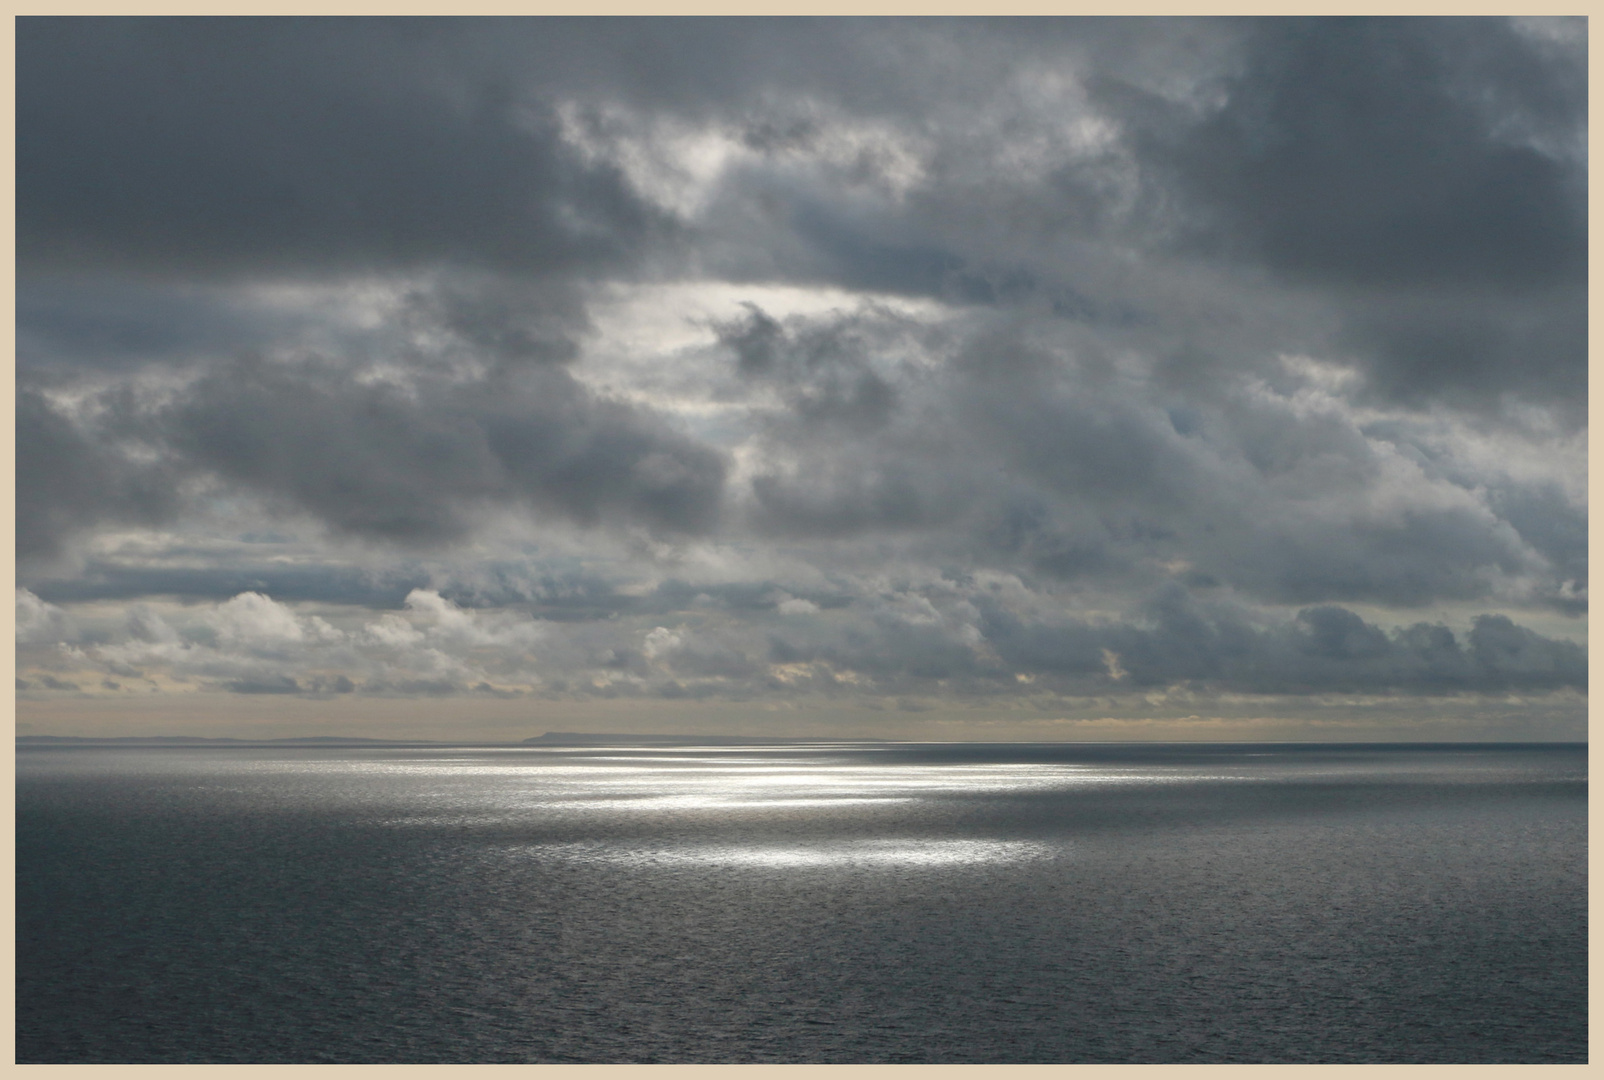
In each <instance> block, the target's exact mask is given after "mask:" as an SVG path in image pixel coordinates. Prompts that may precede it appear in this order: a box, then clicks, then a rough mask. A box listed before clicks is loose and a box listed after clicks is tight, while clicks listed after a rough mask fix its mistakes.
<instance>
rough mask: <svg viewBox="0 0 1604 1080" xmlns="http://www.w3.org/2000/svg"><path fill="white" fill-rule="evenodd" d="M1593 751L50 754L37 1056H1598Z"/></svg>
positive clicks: (21, 897)
mask: <svg viewBox="0 0 1604 1080" xmlns="http://www.w3.org/2000/svg"><path fill="white" fill-rule="evenodd" d="M1586 798H1587V796H1586V750H1585V747H1581V746H1552V745H1549V746H1537V745H1526V746H1431V747H1427V746H1286V745H1279V746H1243V745H1233V746H1197V745H1162V746H1155V745H1140V746H1137V745H1123V746H1111V745H1103V746H1086V745H1078V746H1074V745H1072V746H1065V745H1024V746H1022V745H976V744H968V745H912V744H884V745H859V744H843V745H818V744H812V745H791V746H761V747H746V746H743V747H675V748H655V749H654V748H644V747H634V748H631V747H618V746H614V747H605V748H594V747H592V748H540V749H535V748H521V747H520V748H489V747H440V746H431V747H406V748H402V747H377V748H375V747H316V748H307V747H285V746H282V745H280V746H266V745H264V746H249V745H241V746H231V747H227V748H218V747H107V746H71V747H63V748H56V747H43V748H41V747H22V748H19V750H18V753H17V935H18V937H17V1055H18V1060H19V1061H23V1062H48V1061H121V1062H135V1061H217V1062H224V1061H242V1062H317V1061H330V1062H333V1061H376V1062H435V1061H452V1062H503V1061H507V1062H511V1061H552V1062H558V1061H570V1062H581V1061H592V1062H640V1061H663V1062H669V1061H677V1062H740V1061H796V1062H1109V1061H1143V1062H1187V1061H1330V1062H1342V1061H1346V1062H1354V1061H1358V1062H1379V1061H1436V1062H1457V1061H1483V1062H1499V1061H1512V1062H1543V1061H1571V1062H1579V1061H1584V1060H1585V1059H1586V1049H1587V1044H1586V1019H1587V1010H1586V984H1587V923H1586V886H1587V881H1586V843H1587V835H1586V807H1587V803H1586Z"/></svg>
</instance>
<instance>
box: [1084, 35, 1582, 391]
mask: <svg viewBox="0 0 1604 1080" xmlns="http://www.w3.org/2000/svg"><path fill="white" fill-rule="evenodd" d="M1250 25H1251V30H1250V32H1249V34H1248V35H1247V39H1246V48H1245V51H1244V62H1243V66H1242V70H1240V71H1239V72H1238V73H1236V74H1235V75H1234V76H1233V77H1231V78H1229V79H1227V80H1225V81H1224V83H1223V86H1222V88H1221V92H1222V94H1223V95H1224V102H1225V103H1224V105H1223V106H1222V107H1221V108H1219V109H1217V110H1215V111H1213V112H1212V113H1210V114H1208V115H1207V116H1206V117H1205V118H1204V119H1203V120H1202V121H1201V122H1194V121H1192V120H1191V118H1190V116H1189V115H1188V116H1181V115H1178V110H1174V109H1173V108H1171V107H1165V108H1158V107H1157V106H1156V105H1155V104H1154V103H1153V102H1152V101H1151V100H1148V101H1144V102H1143V104H1142V105H1141V106H1140V107H1136V106H1135V105H1134V104H1133V99H1134V98H1136V97H1140V96H1141V95H1134V94H1132V93H1131V92H1130V91H1129V90H1128V89H1126V88H1123V87H1120V88H1112V89H1110V90H1109V91H1108V92H1107V93H1106V100H1107V101H1108V102H1109V103H1110V104H1111V105H1112V106H1113V108H1114V109H1115V111H1116V112H1117V113H1118V112H1123V113H1124V114H1125V115H1126V116H1127V119H1128V122H1129V128H1130V131H1131V134H1132V139H1133V144H1134V145H1135V146H1136V147H1137V148H1138V157H1139V159H1140V160H1141V161H1142V162H1143V163H1144V165H1146V166H1147V168H1148V174H1149V176H1150V178H1152V179H1154V180H1155V181H1159V182H1161V183H1162V184H1163V185H1164V186H1167V187H1169V188H1170V189H1171V190H1173V191H1175V192H1177V193H1179V194H1180V195H1181V203H1180V205H1181V206H1182V207H1183V208H1184V209H1183V213H1186V214H1188V215H1190V216H1189V218H1188V219H1186V220H1184V222H1183V223H1181V224H1180V225H1179V227H1180V229H1181V232H1182V233H1186V234H1190V236H1191V238H1192V241H1193V242H1194V243H1196V244H1198V245H1199V246H1200V250H1204V251H1208V252H1211V253H1215V254H1220V255H1225V256H1227V257H1230V258H1238V259H1246V260H1249V261H1253V262H1258V263H1261V264H1263V265H1265V266H1267V267H1268V268H1270V269H1272V270H1274V271H1276V272H1277V273H1279V274H1280V275H1282V276H1284V277H1285V278H1286V279H1288V280H1290V281H1292V282H1295V283H1300V284H1309V285H1317V286H1321V287H1324V288H1328V289H1333V290H1336V292H1335V294H1334V295H1336V296H1339V297H1343V298H1344V300H1345V303H1346V305H1347V307H1346V311H1345V313H1344V320H1343V321H1344V322H1345V323H1346V327H1345V329H1344V330H1343V332H1342V333H1341V335H1340V336H1339V338H1338V342H1337V343H1338V345H1339V346H1341V347H1344V348H1345V349H1346V350H1348V351H1349V352H1350V354H1351V355H1352V356H1353V358H1354V359H1355V360H1356V361H1357V362H1358V363H1359V365H1360V366H1361V368H1362V369H1363V370H1364V371H1366V372H1367V374H1368V375H1369V377H1370V380H1371V384H1372V388H1373V390H1374V391H1375V392H1377V393H1378V394H1380V395H1381V396H1382V397H1384V398H1386V399H1389V400H1395V401H1402V402H1406V403H1409V404H1416V405H1418V404H1426V403H1429V402H1431V401H1433V400H1448V401H1452V402H1454V403H1456V404H1461V405H1463V404H1467V403H1468V404H1472V405H1474V404H1477V403H1478V402H1481V403H1485V402H1487V401H1489V400H1492V399H1496V398H1497V397H1498V396H1499V395H1502V394H1509V393H1515V394H1518V395H1520V396H1523V397H1528V398H1532V397H1535V398H1540V399H1544V400H1549V401H1563V400H1565V399H1566V398H1567V397H1570V396H1573V395H1575V394H1576V393H1578V392H1579V391H1580V390H1581V389H1582V387H1583V385H1584V379H1585V367H1586V344H1585V318H1584V317H1583V315H1582V312H1583V310H1584V306H1583V305H1584V302H1583V292H1584V289H1585V274H1586V254H1587V209H1586V192H1587V173H1586V166H1585V160H1584V158H1583V156H1582V154H1581V152H1580V146H1581V140H1582V133H1583V132H1584V131H1585V128H1586V117H1587V113H1586V100H1587V99H1586V93H1585V90H1584V87H1585V85H1586V75H1585V72H1586V57H1585V52H1584V51H1582V50H1570V51H1566V52H1559V51H1555V50H1551V49H1545V48H1543V47H1542V46H1541V45H1540V44H1539V43H1538V42H1536V41H1534V40H1533V39H1532V38H1531V37H1530V36H1529V35H1524V34H1522V33H1520V32H1518V31H1517V30H1516V28H1515V27H1514V26H1513V25H1512V24H1511V22H1510V21H1509V20H1503V19H1417V20H1400V19H1379V20H1378V19H1314V20H1295V19H1274V20H1263V21H1257V22H1254V23H1252V24H1250ZM1112 75H1113V77H1114V78H1117V72H1116V73H1112ZM1573 419H1575V420H1576V421H1577V422H1579V417H1576V418H1573Z"/></svg>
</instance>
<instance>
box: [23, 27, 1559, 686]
mask: <svg viewBox="0 0 1604 1080" xmlns="http://www.w3.org/2000/svg"><path fill="white" fill-rule="evenodd" d="M1585 59H1586V33H1585V23H1581V22H1575V21H1571V22H1567V21H1564V20H1558V21H1548V22H1533V21H1531V20H1502V19H1475V20H1393V19H1385V20H1381V19H1321V20H1303V19H1270V20H1216V19H1202V20H1184V19H1165V20H1146V19H1141V20H1125V19H1108V20H1078V19H1066V20H1046V21H1041V20H1032V21H1020V20H1009V19H995V20H993V19H966V20H900V19H889V20H876V21H873V22H871V23H862V22H856V21H846V20H832V19H821V20H792V21H778V22H777V21H765V20H717V19H714V20H694V21H691V20H630V21H624V22H620V21H618V20H587V19H556V20H530V21H520V20H513V21H507V20H477V19H460V20H459V19H451V20H432V21H426V22H416V21H406V20H344V19H335V20H319V21H317V22H315V23H313V22H309V21H306V20H297V19H288V20H268V21H255V22H250V21H240V22H229V23H226V24H225V23H222V22H215V21H208V20H187V19H153V20H122V19H27V20H23V21H22V22H21V23H20V24H19V29H18V104H17V111H18V138H17V144H18V145H17V182H18V183H17V188H18V190H17V196H18V207H17V223H18V272H19V281H18V298H17V299H18V328H17V329H18V341H17V345H18V352H19V363H18V388H17V389H18V413H17V435H18V461H17V473H18V475H17V481H18V505H17V514H18V521H17V526H18V535H17V540H18V554H19V568H18V569H19V583H20V584H21V585H22V587H23V591H21V592H19V596H18V605H19V607H18V612H19V614H18V618H19V630H20V631H21V632H22V638H21V639H19V640H20V645H19V648H20V649H21V650H22V651H21V652H20V653H19V662H20V663H22V664H23V671H22V674H23V678H24V681H25V682H26V683H27V684H28V689H27V690H26V691H25V692H26V693H29V694H44V693H52V692H71V693H83V694H98V693H105V692H112V693H134V692H139V693H149V692H152V691H160V692H164V693H165V692H172V693H177V692H189V691H194V690H197V689H201V690H223V691H229V692H235V693H242V694H246V693H249V694H267V695H271V694H285V695H297V694H299V695H311V696H321V695H330V694H340V693H351V694H357V695H363V694H368V695H373V694H389V695H407V694H420V695H430V696H438V695H446V694H460V695H474V694H480V695H498V696H506V695H531V696H540V697H542V698H543V699H544V700H549V701H559V700H580V699H585V698H592V697H601V698H625V697H634V698H643V699H650V698H662V697H664V696H675V697H684V698H689V699H697V700H700V699H704V698H714V697H718V698H725V699H729V700H738V701H745V702H756V701H759V700H763V701H769V702H774V701H780V700H788V699H789V698H802V697H807V696H810V695H811V696H818V697H819V698H821V699H826V698H827V699H830V700H832V701H834V700H844V699H852V700H858V701H874V702H877V703H878V704H881V705H885V706H886V707H887V708H888V709H889V707H890V705H889V703H896V704H897V705H898V708H901V707H903V706H909V707H912V706H917V707H920V708H925V707H927V706H928V705H929V703H930V702H932V701H947V702H956V701H1007V702H1012V703H1014V704H1016V705H1017V706H1018V707H1019V708H1021V709H1035V708H1037V707H1038V705H1040V706H1041V707H1048V706H1049V704H1050V703H1054V702H1062V701H1066V700H1068V699H1070V698H1074V697H1076V696H1077V695H1079V696H1081V697H1082V698H1084V699H1086V700H1092V699H1095V698H1098V697H1103V696H1107V697H1114V698H1120V699H1121V700H1126V701H1136V700H1143V701H1146V700H1148V699H1149V698H1156V697H1163V696H1164V695H1168V694H1202V695H1216V696H1217V697H1219V696H1221V695H1224V696H1229V695H1233V694H1235V695H1284V696H1288V697H1301V698H1308V699H1313V698H1318V697H1320V696H1322V695H1350V696H1355V697H1356V699H1357V697H1365V696H1366V695H1370V696H1375V695H1394V696H1397V697H1398V698H1399V699H1400V700H1403V699H1407V700H1410V701H1421V700H1424V699H1426V698H1434V699H1435V700H1436V701H1438V702H1439V703H1441V702H1444V701H1449V700H1458V699H1459V697H1460V696H1463V695H1481V696H1482V697H1483V698H1485V699H1486V702H1488V703H1489V704H1487V707H1488V708H1493V707H1494V706H1493V705H1492V704H1491V703H1492V702H1494V701H1495V700H1497V701H1505V700H1506V699H1507V700H1514V699H1515V698H1518V697H1519V696H1520V695H1523V694H1531V695H1544V694H1548V695H1556V694H1557V695H1561V696H1564V695H1576V694H1579V693H1581V692H1584V691H1585V672H1584V671H1583V670H1582V667H1581V658H1582V655H1583V653H1582V649H1583V646H1581V645H1579V644H1577V643H1576V642H1575V641H1573V640H1570V639H1573V638H1575V639H1580V637H1581V630H1580V628H1579V624H1575V623H1574V622H1569V621H1567V620H1574V619H1575V618H1577V617H1578V616H1579V615H1580V614H1582V613H1584V612H1585V610H1586V604H1587V559H1586V550H1587V542H1586V541H1587V533H1586V521H1587V505H1586V440H1587V433H1586V416H1585V388H1586V379H1585V355H1586V353H1585V339H1586V314H1587V313H1586V302H1585V290H1586V279H1585V272H1584V270H1583V268H1582V267H1583V263H1582V256H1583V253H1585V250H1586V218H1585V209H1584V203H1583V201H1582V199H1583V194H1584V193H1585V190H1586V171H1587V169H1586V143H1585V137H1584V129H1585V119H1586V79H1585V70H1586V64H1585ZM85 148H92V152H85ZM58 645H59V646H61V647H59V648H58V647H57V646H58ZM51 680H53V682H52V681H51ZM108 681H109V682H115V683H116V685H117V689H115V690H113V689H112V688H111V687H109V686H107V685H106V683H107V682H108ZM58 685H59V686H60V687H66V686H69V685H70V686H72V687H75V688H77V689H74V690H70V691H68V690H59V689H52V687H56V686H58ZM1567 700H1569V699H1567ZM1010 707H1013V706H1012V705H1011V706H1010ZM1133 707H1134V706H1133ZM1445 707H1446V706H1445ZM1478 707H1479V706H1478ZM1500 707H1502V706H1500ZM1521 707H1522V706H1519V705H1510V706H1509V708H1510V709H1514V710H1517V711H1518V710H1519V708H1521Z"/></svg>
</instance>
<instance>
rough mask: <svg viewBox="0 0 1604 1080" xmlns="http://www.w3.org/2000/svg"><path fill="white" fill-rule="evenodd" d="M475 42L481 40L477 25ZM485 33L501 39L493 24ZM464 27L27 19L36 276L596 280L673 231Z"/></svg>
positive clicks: (24, 66) (23, 41)
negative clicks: (569, 144)
mask: <svg viewBox="0 0 1604 1080" xmlns="http://www.w3.org/2000/svg"><path fill="white" fill-rule="evenodd" d="M467 29H471V28H467ZM477 29H478V31H479V32H484V31H485V30H486V29H487V28H486V27H485V26H484V25H483V24H480V25H479V26H478V27H477ZM464 30H465V28H464V27H463V26H462V25H461V24H457V23H454V22H452V21H450V20H445V21H438V20H419V21H411V20H398V21H383V20H315V21H312V22H306V21H301V20H278V19H250V20H246V19H132V20H130V19H70V20H66V19H63V20H56V19H27V20H23V22H22V23H21V25H20V27H19V30H18V50H17V52H18V72H17V84H18V95H17V207H18V213H17V248H18V256H19V259H20V260H21V262H22V264H23V265H24V266H30V267H35V266H38V267H56V268H58V269H67V268H83V267H87V266H94V265H97V264H108V265H111V266H117V267H122V268H124V269H128V270H133V271H136V272H157V273H167V274H171V273H196V272H201V273H204V272H213V271H224V272H239V271H251V272H280V273H282V272H297V271H305V270H311V271H313V272H319V271H329V270H357V271H360V270H371V269H375V268H380V267H394V266H406V265H416V264H420V263H433V262H452V263H467V264H485V265H491V266H496V267H502V268H506V269H510V270H515V271H527V272H537V273H539V272H555V271H559V270H576V269H580V270H582V269H584V268H587V267H596V266H598V265H601V264H605V263H608V262H616V261H617V260H618V259H619V258H621V257H622V256H624V255H625V254H626V253H632V252H633V251H634V250H635V249H636V248H637V247H638V246H639V245H640V244H641V243H642V242H643V241H644V240H645V239H646V238H647V237H648V236H649V235H650V234H652V233H653V232H654V231H655V230H658V229H660V228H662V227H663V225H664V221H663V219H662V218H661V217H660V215H657V214H655V213H654V212H653V211H652V210H651V209H650V208H649V207H647V206H646V205H645V204H643V203H641V202H640V201H639V200H638V199H636V198H634V197H633V196H632V195H631V194H630V193H629V191H628V190H627V187H626V185H625V184H624V183H623V181H622V179H621V177H620V176H619V175H618V173H617V172H616V170H614V169H612V168H610V167H607V166H587V165H585V164H583V163H581V162H579V161H578V160H576V159H575V158H574V156H573V155H572V153H571V152H570V151H568V150H566V149H565V148H564V147H563V145H562V144H561V141H560V140H559V138H558V137H557V134H556V131H555V128H554V126H553V125H554V121H553V119H552V117H551V116H550V114H549V110H547V109H546V108H544V107H543V106H542V103H540V102H538V101H528V102H525V101H519V100H516V99H515V98H514V97H513V96H512V93H511V88H510V84H509V83H508V82H507V80H506V78H505V74H504V73H498V72H496V71H493V70H490V71H487V70H484V69H482V68H478V67H476V65H475V63H474V57H473V52H472V50H471V49H470V50H469V51H468V53H467V54H466V55H464V54H463V53H461V52H460V48H461V46H462V44H463V32H464Z"/></svg>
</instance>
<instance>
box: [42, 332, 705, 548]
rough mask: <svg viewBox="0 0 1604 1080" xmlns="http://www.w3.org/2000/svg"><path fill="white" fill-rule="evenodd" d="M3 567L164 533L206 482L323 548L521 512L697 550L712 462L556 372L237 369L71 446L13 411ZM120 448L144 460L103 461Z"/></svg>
mask: <svg viewBox="0 0 1604 1080" xmlns="http://www.w3.org/2000/svg"><path fill="white" fill-rule="evenodd" d="M19 402H20V405H19V414H18V424H19V446H20V450H19V458H18V478H19V498H18V530H19V532H18V536H19V552H20V553H21V554H22V555H23V556H24V557H26V556H30V555H41V554H51V553H53V552H54V551H56V550H57V549H58V548H59V546H60V544H61V542H62V541H63V540H64V539H65V538H66V537H67V536H68V535H69V534H70V533H72V532H73V531H75V530H78V529H82V528H88V527H92V526H94V525H97V524H102V523H109V522H119V521H121V522H137V523H142V524H154V523H158V522H162V521H167V520H170V519H172V518H173V517H175V516H176V514H177V513H178V511H179V510H180V509H181V508H182V506H183V500H182V499H181V497H180V494H179V491H178V485H179V482H180V481H181V480H183V479H186V478H200V479H208V478H210V479H221V480H222V481H224V482H226V483H228V484H229V485H231V486H232V487H233V488H235V489H236V490H239V491H243V492H248V493H250V494H252V495H255V496H257V497H258V498H260V499H262V500H264V501H265V502H266V503H268V504H269V505H278V506H280V507H282V508H285V509H288V510H291V511H293V512H297V513H304V514H309V515H311V516H312V517H313V518H315V519H316V520H317V521H319V522H321V523H322V524H324V525H326V526H327V527H328V528H330V529H331V530H333V531H335V532H337V533H344V534H347V535H351V536H356V537H363V538H368V539H374V540H381V541H392V542H397V543H402V544H425V545H428V544H437V543H441V542H445V541H451V540H455V539H460V538H462V537H464V536H466V535H467V534H468V533H469V531H470V530H471V529H472V528H473V526H474V524H475V522H476V518H477V515H479V514H480V513H482V512H483V511H484V510H485V509H487V508H490V507H494V506H498V505H501V506H521V507H527V508H531V509H533V510H535V511H536V512H537V513H553V514H556V515H558V516H560V517H561V518H562V519H564V520H572V521H577V522H579V523H581V524H584V525H596V524H600V523H604V522H615V523H638V524H641V525H644V526H646V527H648V528H651V529H654V530H660V531H665V532H668V533H699V532H704V531H706V530H707V529H709V528H711V527H712V526H713V525H714V523H715V522H716V520H717V516H718V510H719V502H720V493H721V489H722V486H723V477H724V469H725V465H724V461H723V459H722V457H721V456H720V454H718V453H717V452H716V451H714V450H711V449H708V448H706V447H704V446H702V445H700V444H699V443H696V442H694V441H693V440H691V439H689V438H687V437H685V436H683V435H680V434H678V433H676V432H674V431H673V430H672V429H671V428H669V427H668V426H667V425H666V424H665V423H663V422H662V421H661V420H659V419H657V418H655V417H653V416H652V415H651V414H649V413H646V412H643V411H641V410H639V409H636V408H633V407H631V406H628V405H625V404H622V403H619V402H614V401H608V400H604V399H598V398H595V397H594V396H592V395H591V394H589V393H588V392H587V391H586V390H585V389H584V388H583V387H581V386H580V385H579V384H578V383H577V382H575V381H574V379H573V378H572V376H570V375H569V374H568V373H567V372H566V371H564V370H562V369H560V368H559V369H553V368H548V367H540V366H537V367H533V368H528V369H525V370H522V371H519V370H513V371H510V372H502V373H499V374H496V375H494V376H492V377H490V378H488V379H484V380H470V381H466V382H462V381H454V380H449V379H444V378H437V377H436V378H431V377H429V376H427V375H422V376H419V377H418V379H417V380H416V381H415V382H413V383H411V384H410V385H407V386H400V385H396V384H393V383H383V382H364V381H361V380H359V379H358V378H356V377H355V375H354V374H353V373H352V372H349V371H345V370H340V369H337V368H330V367H328V366H327V365H324V364H319V363H316V362H302V363H295V364H291V363H275V362H270V361H262V360H255V361H253V360H240V361H238V362H236V363H234V364H231V365H228V366H223V367H219V368H217V369H216V370H213V371H210V372H208V373H207V374H205V375H203V376H201V377H200V378H199V379H197V380H195V381H194V382H193V383H191V384H189V385H188V386H187V387H185V388H184V390H183V391H182V392H180V393H179V394H178V395H176V397H175V398H174V399H172V400H170V401H167V402H165V403H163V404H161V405H159V406H154V407H143V408H142V407H141V406H139V405H138V404H137V403H134V402H131V401H129V400H127V399H126V398H123V399H120V400H119V399H117V398H114V399H113V400H112V401H110V402H109V403H108V406H109V407H108V408H107V409H106V410H104V415H103V416H101V417H99V418H98V430H96V431H94V432H85V431H83V430H81V429H80V428H79V427H78V426H76V425H74V423H73V422H71V421H70V420H69V419H68V418H67V417H66V416H64V415H63V414H61V413H60V412H58V411H57V410H55V409H53V408H52V407H51V406H50V405H49V404H48V403H47V402H46V401H45V400H44V399H43V398H41V397H40V396H39V395H38V394H36V393H30V392H27V391H24V392H23V393H21V394H20V395H19ZM126 434H134V435H136V436H137V437H138V438H139V439H140V441H141V442H142V443H143V444H144V445H146V446H148V447H152V448H154V449H155V450H156V451H157V453H158V454H159V455H160V457H159V464H156V463H153V464H139V463H136V462H135V461H133V460H130V459H129V458H127V457H126V456H124V455H123V454H121V453H119V452H118V450H116V449H114V448H113V443H112V440H114V439H115V438H116V437H117V436H118V435H126Z"/></svg>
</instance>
